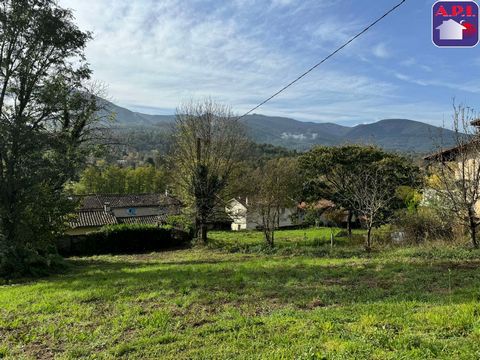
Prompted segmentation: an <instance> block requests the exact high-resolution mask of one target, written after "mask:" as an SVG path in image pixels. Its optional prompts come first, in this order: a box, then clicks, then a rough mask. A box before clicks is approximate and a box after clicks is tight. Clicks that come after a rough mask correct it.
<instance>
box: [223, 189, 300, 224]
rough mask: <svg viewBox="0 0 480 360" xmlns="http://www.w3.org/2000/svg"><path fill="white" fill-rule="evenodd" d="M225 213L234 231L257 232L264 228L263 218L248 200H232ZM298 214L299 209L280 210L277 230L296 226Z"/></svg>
mask: <svg viewBox="0 0 480 360" xmlns="http://www.w3.org/2000/svg"><path fill="white" fill-rule="evenodd" d="M225 211H226V212H227V214H228V216H229V217H230V218H231V220H232V224H231V229H232V230H233V231H241V230H255V229H258V228H259V227H261V226H262V218H261V216H260V214H259V213H258V210H256V209H255V206H253V204H252V203H251V201H249V199H248V198H240V197H239V198H235V199H232V200H230V201H229V202H228V203H227V205H226V206H225ZM296 214H297V208H282V209H280V216H279V219H278V224H277V228H285V227H290V226H295V225H296V223H295V221H294V218H295V216H296Z"/></svg>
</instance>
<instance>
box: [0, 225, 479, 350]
mask: <svg viewBox="0 0 480 360" xmlns="http://www.w3.org/2000/svg"><path fill="white" fill-rule="evenodd" d="M315 231H317V232H319V233H322V232H324V233H325V234H329V233H328V231H327V230H309V231H308V234H307V239H305V236H304V235H305V233H304V232H303V230H299V231H292V232H289V233H287V232H285V233H283V232H282V233H279V234H278V237H277V239H278V240H279V244H284V245H285V242H288V241H292V242H294V240H292V239H293V238H297V239H300V240H299V241H301V242H303V243H301V244H303V245H302V246H305V247H309V248H311V247H315V246H316V247H318V248H319V249H323V250H322V251H318V252H317V253H315V252H312V251H310V250H307V251H305V253H304V254H301V253H300V252H297V253H296V254H295V255H292V254H288V252H286V251H279V252H278V253H275V252H274V253H269V254H267V253H264V252H263V251H262V250H261V248H260V247H259V249H260V250H259V252H256V253H255V252H253V247H251V248H248V251H243V250H244V249H243V248H240V249H239V248H238V244H237V242H238V241H241V239H242V238H243V237H245V238H248V240H245V241H250V242H251V245H252V246H258V245H259V244H261V235H259V234H255V233H245V234H240V235H239V234H229V233H213V234H212V239H215V242H214V243H215V248H214V249H212V248H194V249H187V250H179V251H171V252H164V253H156V254H148V255H136V256H99V257H91V258H83V259H70V260H69V262H70V264H71V269H70V270H69V271H68V272H66V273H65V274H62V275H57V276H52V277H50V278H46V279H42V280H37V281H31V282H27V283H20V284H14V285H10V286H3V287H0V358H2V357H3V358H7V359H53V358H55V359H82V358H83V359H113V358H115V359H116V358H123V359H322V358H326V359H478V358H480V252H479V251H472V250H468V249H467V248H466V247H444V246H442V247H439V246H435V245H430V246H423V247H406V248H401V247H392V248H383V249H382V250H377V251H376V252H374V253H373V254H372V255H366V254H364V253H363V252H362V250H361V245H359V244H356V243H355V244H349V243H348V241H347V240H342V241H339V243H338V244H337V247H336V248H335V249H333V250H329V246H328V245H325V244H321V242H320V241H318V240H316V241H315V242H312V243H311V244H310V245H309V243H308V241H310V240H309V239H310V238H309V234H312V236H311V238H312V239H311V240H312V241H313V239H314V238H315V237H317V236H316V235H314V234H315ZM227 237H228V238H227ZM222 238H223V240H222ZM282 238H283V239H284V240H283V241H282V240H281V239H282ZM320 238H321V236H320ZM255 239H257V240H255ZM222 241H223V244H226V245H228V244H234V245H235V246H233V247H229V246H226V247H225V249H227V250H228V251H227V250H225V249H222V248H221V243H222ZM325 241H329V240H325ZM255 244H256V245H255ZM294 246H295V247H296V248H298V247H299V246H297V245H294ZM284 247H285V246H284ZM347 249H350V251H347ZM231 251H237V252H231ZM319 254H320V255H319Z"/></svg>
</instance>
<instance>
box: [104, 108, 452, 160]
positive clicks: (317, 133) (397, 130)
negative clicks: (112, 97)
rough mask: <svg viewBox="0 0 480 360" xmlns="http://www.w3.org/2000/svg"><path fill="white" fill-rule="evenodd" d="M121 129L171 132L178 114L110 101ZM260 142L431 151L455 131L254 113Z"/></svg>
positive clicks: (254, 133) (252, 129)
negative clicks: (143, 110) (346, 123)
mask: <svg viewBox="0 0 480 360" xmlns="http://www.w3.org/2000/svg"><path fill="white" fill-rule="evenodd" d="M108 109H109V111H111V112H113V113H114V114H115V124H116V126H118V127H120V128H124V129H125V128H127V129H128V128H156V129H162V130H165V131H167V130H168V129H170V128H171V124H172V123H173V121H174V119H175V116H174V115H148V114H142V113H139V112H134V111H131V110H128V109H125V108H123V107H120V106H117V105H114V104H112V103H109V106H108ZM242 121H243V122H244V123H245V125H246V127H247V129H248V132H249V135H250V137H251V138H252V140H254V141H255V142H257V143H266V144H272V145H276V146H282V147H286V148H288V149H295V150H299V151H305V150H308V149H310V148H311V147H313V146H315V145H342V144H372V145H378V146H380V147H382V148H384V149H386V150H395V151H401V152H412V153H420V154H424V153H428V152H431V151H433V150H435V149H436V147H437V144H438V143H440V142H441V143H442V144H443V146H452V145H453V144H454V135H455V133H454V132H453V131H451V130H446V129H443V128H440V127H436V126H433V125H429V124H426V123H423V122H420V121H414V120H408V119H385V120H381V121H378V122H375V123H370V124H362V125H357V126H354V127H348V126H342V125H338V124H334V123H316V122H303V121H298V120H295V119H290V118H286V117H275V116H265V115H259V114H253V115H249V116H246V117H245V118H243V119H242Z"/></svg>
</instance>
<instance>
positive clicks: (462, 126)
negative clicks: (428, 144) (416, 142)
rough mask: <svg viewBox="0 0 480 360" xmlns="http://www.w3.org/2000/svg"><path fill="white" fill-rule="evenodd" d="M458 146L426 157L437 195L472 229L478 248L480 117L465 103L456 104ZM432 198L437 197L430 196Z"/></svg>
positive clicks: (459, 221)
mask: <svg viewBox="0 0 480 360" xmlns="http://www.w3.org/2000/svg"><path fill="white" fill-rule="evenodd" d="M453 110H454V112H453V130H454V143H455V145H454V147H452V148H449V149H443V146H441V147H440V149H439V151H438V152H437V153H435V154H433V155H431V156H429V157H427V158H426V160H427V161H429V162H430V166H429V168H430V171H431V172H432V178H433V181H430V187H431V188H432V189H433V190H434V195H433V196H431V198H433V197H434V198H436V200H438V202H440V203H441V204H443V206H442V207H443V208H444V209H447V210H449V211H450V215H451V216H452V217H453V219H455V220H456V221H458V223H460V224H462V225H464V226H465V227H466V228H468V229H469V233H470V239H471V242H472V245H473V246H474V247H475V248H478V241H477V227H478V225H479V217H478V201H479V198H480V139H479V128H478V126H479V125H480V120H478V117H477V113H476V112H475V111H474V110H473V109H471V108H469V107H466V106H464V105H456V104H453ZM428 200H432V201H433V199H427V201H428Z"/></svg>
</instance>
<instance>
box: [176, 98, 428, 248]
mask: <svg viewBox="0 0 480 360" xmlns="http://www.w3.org/2000/svg"><path fill="white" fill-rule="evenodd" d="M174 134H175V136H174V139H175V145H174V147H173V148H174V149H175V151H174V152H173V155H172V163H171V164H172V165H173V169H174V170H173V172H174V173H175V182H176V184H177V194H179V195H181V197H182V198H183V199H184V200H185V203H186V204H187V205H188V208H189V209H190V210H191V216H192V217H193V218H194V219H195V220H194V222H195V228H196V229H197V237H198V238H199V239H201V240H202V241H203V242H206V241H207V229H208V224H209V223H210V222H212V221H214V219H215V217H216V216H217V215H218V213H219V212H223V209H224V208H225V204H226V201H228V200H230V199H231V198H233V197H235V196H237V195H242V196H249V198H250V199H251V201H250V204H249V205H250V206H249V207H250V208H251V209H252V210H253V211H254V212H256V213H257V214H258V217H259V222H260V223H259V225H260V227H261V228H262V229H263V231H264V234H265V240H266V243H267V244H268V245H269V246H273V245H274V232H275V229H276V228H277V226H278V221H279V216H280V212H281V210H282V209H285V208H292V207H293V208H294V207H295V206H296V205H297V204H299V203H300V202H301V201H302V200H307V201H310V202H316V201H318V200H319V199H323V198H325V199H329V200H332V201H333V202H335V204H337V206H339V207H341V208H344V209H346V210H347V211H348V213H349V216H348V220H349V221H348V222H349V224H350V223H351V219H352V217H353V215H356V217H357V218H360V219H361V220H362V223H363V224H364V225H365V228H366V229H367V239H366V244H365V247H366V249H367V250H370V248H371V234H372V229H374V228H375V227H377V226H379V225H382V224H385V223H386V222H387V221H388V220H389V219H390V218H391V216H392V214H393V213H394V211H395V210H396V209H399V208H400V207H402V206H405V203H404V202H403V201H402V200H401V198H400V197H399V196H398V193H397V189H398V188H400V187H412V188H415V187H418V186H419V185H420V184H421V182H422V179H421V176H420V170H419V168H418V167H417V166H415V165H414V164H413V163H412V161H411V159H408V158H405V157H403V156H400V155H397V154H392V153H387V152H385V151H383V150H381V149H379V148H377V147H373V146H357V145H349V146H343V147H323V146H320V147H317V148H315V149H313V150H311V151H310V152H308V153H306V154H303V155H301V156H291V157H286V158H276V159H271V160H266V161H262V162H260V163H257V164H252V163H251V162H245V161H242V160H245V157H246V149H247V144H248V142H247V140H246V137H245V131H244V129H243V127H242V124H241V123H240V122H239V120H238V118H236V117H234V116H233V115H232V113H231V112H230V110H229V109H228V108H226V107H223V106H220V105H218V104H215V103H213V102H212V101H210V100H207V101H205V102H203V103H190V104H187V105H185V106H183V107H182V108H180V109H179V110H178V112H177V120H176V128H175V132H174ZM295 155H296V154H295ZM349 229H350V230H351V226H349Z"/></svg>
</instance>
